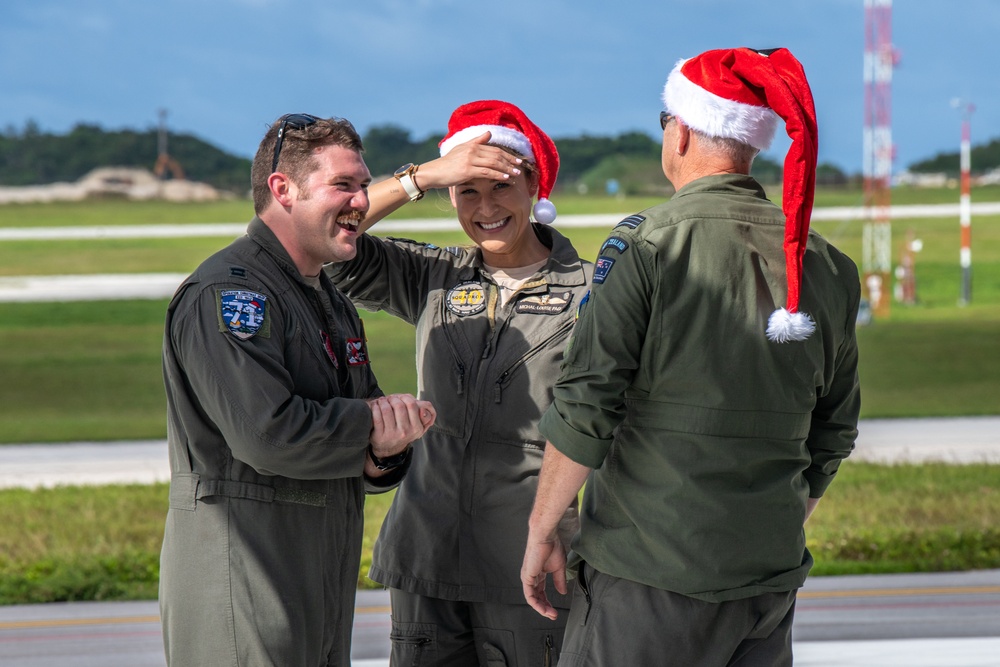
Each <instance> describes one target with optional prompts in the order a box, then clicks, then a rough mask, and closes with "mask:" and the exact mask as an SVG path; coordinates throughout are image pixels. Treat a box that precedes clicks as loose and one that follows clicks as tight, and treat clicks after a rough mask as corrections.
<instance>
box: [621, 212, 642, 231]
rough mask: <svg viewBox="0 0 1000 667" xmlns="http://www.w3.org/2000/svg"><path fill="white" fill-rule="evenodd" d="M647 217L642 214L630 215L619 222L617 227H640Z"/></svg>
mask: <svg viewBox="0 0 1000 667" xmlns="http://www.w3.org/2000/svg"><path fill="white" fill-rule="evenodd" d="M645 219H646V217H645V216H642V215H630V216H629V217H627V218H625V219H624V220H622V221H621V222H619V223H618V224H617V225H615V227H628V228H629V229H635V228H636V227H638V226H639V225H640V224H641V223H642V221H643V220H645Z"/></svg>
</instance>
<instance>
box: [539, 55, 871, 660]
mask: <svg viewBox="0 0 1000 667" xmlns="http://www.w3.org/2000/svg"><path fill="white" fill-rule="evenodd" d="M663 99H664V107H665V110H664V111H663V112H661V114H660V123H661V126H662V128H663V152H662V167H663V173H664V175H665V176H666V177H667V179H668V180H669V181H670V182H671V183H672V184H673V186H674V188H675V189H676V194H675V195H674V196H673V197H672V198H671V200H670V201H669V202H666V203H664V204H661V205H659V206H655V207H653V208H651V209H648V210H646V211H643V212H642V213H640V214H637V215H632V216H629V217H627V218H625V219H624V220H622V221H621V222H620V223H619V224H618V226H617V227H615V228H614V230H613V231H612V233H611V235H610V236H609V237H608V239H607V241H605V243H604V245H603V246H602V247H601V251H600V253H599V256H598V260H597V264H596V267H595V271H594V281H593V288H592V291H591V294H590V298H589V300H588V303H587V305H586V306H585V307H584V308H583V309H582V312H581V314H580V319H579V322H578V323H577V327H576V329H575V330H574V334H573V338H572V340H571V342H570V344H569V347H568V349H567V352H566V357H565V361H564V365H563V369H562V376H561V378H560V379H559V382H558V383H557V385H556V388H555V399H554V402H553V404H552V407H551V408H550V409H549V410H548V412H546V414H545V415H544V417H543V419H542V426H541V431H542V433H543V434H545V436H546V437H547V438H548V440H549V443H550V444H551V445H553V446H551V447H549V446H546V449H545V457H544V462H543V465H542V471H541V479H540V481H539V485H538V492H537V494H536V499H535V506H534V509H533V511H532V516H531V519H530V521H529V535H528V544H527V547H526V552H525V557H524V563H523V566H522V570H521V580H522V584H523V586H524V592H525V597H526V598H527V600H528V601H529V603H530V604H532V606H534V607H535V609H536V610H537V611H539V613H542V614H543V615H547V616H550V617H551V616H552V615H554V614H555V610H554V609H553V608H552V606H551V605H550V604H549V602H548V600H547V599H546V596H545V580H546V577H547V574H548V573H552V575H553V579H554V582H555V583H556V588H557V589H559V590H562V589H563V588H564V587H565V577H566V574H565V570H564V568H565V567H566V565H567V558H566V555H565V554H564V552H563V550H562V548H561V546H560V545H559V542H558V540H556V539H555V538H554V528H555V524H556V521H557V519H558V517H559V516H561V515H562V510H563V509H564V508H565V507H566V506H567V504H568V503H569V502H570V501H571V500H572V499H573V498H575V496H576V494H577V493H578V491H579V489H580V488H581V486H582V485H583V483H584V481H587V488H586V491H585V494H584V506H583V515H582V519H581V528H580V532H579V533H578V534H577V536H576V538H575V539H574V541H573V544H572V551H571V554H570V558H569V565H570V568H571V569H572V570H573V571H575V572H576V573H577V578H578V586H577V587H576V592H575V593H574V596H573V601H572V605H571V609H570V613H569V619H568V622H567V631H566V638H565V641H564V645H563V653H562V659H561V660H560V663H559V664H560V667H567V666H577V665H626V664H627V665H683V666H685V667H691V666H695V665H698V666H716V665H740V666H742V667H747V666H750V665H761V666H764V665H766V666H768V667H772V666H775V665H778V666H780V665H791V664H792V651H791V627H792V617H793V613H794V605H795V597H796V591H797V589H798V588H799V587H801V585H802V584H803V582H804V581H805V578H806V575H807V573H808V572H809V569H810V567H811V565H812V556H811V555H810V554H809V551H808V550H807V549H806V546H805V533H804V529H803V524H804V522H805V520H806V519H807V518H808V516H809V515H810V513H811V512H812V511H813V510H814V509H815V507H816V504H817V503H818V502H819V498H820V497H821V496H822V495H823V493H824V491H825V490H826V488H827V486H828V485H829V484H830V482H831V481H832V480H833V477H834V475H835V474H836V472H837V469H838V467H839V465H840V462H841V461H842V460H843V459H844V458H846V457H847V456H848V455H849V454H850V452H851V450H852V449H853V447H854V440H855V438H856V436H857V420H858V412H859V406H860V394H859V387H858V375H857V363H858V350H857V342H856V339H855V331H854V329H855V321H856V318H857V310H858V303H859V300H860V284H859V280H858V271H857V267H856V266H855V265H854V263H853V262H852V261H851V260H850V259H849V258H847V257H846V256H845V255H844V254H842V253H841V252H839V251H838V250H837V249H836V248H834V247H833V246H831V245H830V244H829V243H827V242H826V241H825V240H824V239H823V238H822V237H820V236H819V235H818V234H815V233H813V234H810V233H809V217H810V213H811V209H812V200H813V190H814V184H815V171H816V153H817V139H816V137H817V132H816V117H815V109H814V107H813V101H812V94H811V92H810V90H809V84H808V82H807V80H806V77H805V73H804V72H803V70H802V66H801V65H800V64H799V62H798V61H797V60H796V59H795V58H794V57H793V56H792V55H791V53H789V52H788V51H787V50H785V49H775V50H772V51H761V52H758V51H753V50H750V49H746V48H739V49H720V50H714V51H708V52H705V53H703V54H701V55H699V56H696V57H694V58H691V59H689V60H682V61H680V62H679V63H678V64H677V66H676V67H675V68H674V70H673V71H672V72H671V74H670V76H669V77H668V79H667V83H666V86H665V89H664V93H663ZM779 119H781V120H783V121H784V122H785V125H786V130H787V132H788V134H789V136H790V137H791V138H792V145H791V148H790V149H789V151H788V155H787V158H786V160H785V171H784V190H783V199H782V208H778V207H777V206H775V205H773V204H772V203H770V202H769V201H768V200H767V199H766V198H765V195H764V191H763V189H762V188H761V187H760V185H759V184H758V183H757V182H756V181H755V180H754V179H753V178H751V177H750V176H749V174H750V166H751V163H752V161H753V158H754V157H755V156H756V154H757V152H758V151H759V150H762V149H764V148H767V146H769V145H770V142H771V139H772V138H773V135H774V131H775V129H776V126H777V123H778V120H779ZM782 305H783V307H781V306H782Z"/></svg>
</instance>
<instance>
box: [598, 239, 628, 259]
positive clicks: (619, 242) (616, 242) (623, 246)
mask: <svg viewBox="0 0 1000 667" xmlns="http://www.w3.org/2000/svg"><path fill="white" fill-rule="evenodd" d="M608 248H614V249H615V250H617V251H618V252H619V254H620V253H623V252H625V251H626V250H627V249H628V241H626V240H625V239H620V238H618V237H617V236H611V237H608V240H607V241H605V242H604V245H602V246H601V251H600V252H599V253H597V254H598V255H603V254H604V251H605V250H607V249H608Z"/></svg>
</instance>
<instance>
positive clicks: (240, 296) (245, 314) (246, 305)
mask: <svg viewBox="0 0 1000 667" xmlns="http://www.w3.org/2000/svg"><path fill="white" fill-rule="evenodd" d="M218 301H219V317H220V320H221V322H222V324H223V325H224V326H225V327H226V329H228V330H229V332H230V333H231V334H233V335H234V336H236V337H237V338H239V339H240V340H249V339H250V338H253V337H254V336H255V335H256V334H257V333H258V332H259V331H261V329H264V330H265V333H266V327H265V318H266V315H267V297H266V296H264V295H263V294H258V293H257V292H251V291H249V290H220V291H219V292H218Z"/></svg>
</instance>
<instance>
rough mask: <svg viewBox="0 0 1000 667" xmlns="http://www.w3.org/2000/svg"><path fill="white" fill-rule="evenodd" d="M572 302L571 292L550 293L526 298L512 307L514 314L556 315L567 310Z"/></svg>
mask: <svg viewBox="0 0 1000 667" xmlns="http://www.w3.org/2000/svg"><path fill="white" fill-rule="evenodd" d="M571 301H573V292H572V290H566V291H564V292H550V293H549V294H536V295H533V296H526V297H524V298H523V299H521V300H519V301H518V302H517V305H516V306H514V312H515V313H535V314H536V315H556V314H558V313H561V312H563V311H564V310H566V309H567V308H569V304H570V302H571Z"/></svg>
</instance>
